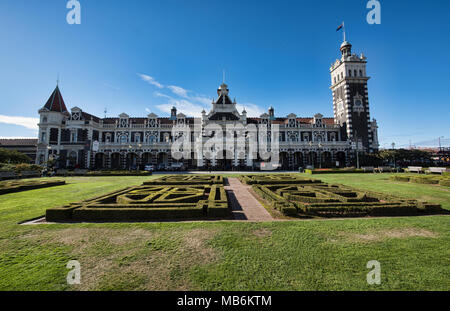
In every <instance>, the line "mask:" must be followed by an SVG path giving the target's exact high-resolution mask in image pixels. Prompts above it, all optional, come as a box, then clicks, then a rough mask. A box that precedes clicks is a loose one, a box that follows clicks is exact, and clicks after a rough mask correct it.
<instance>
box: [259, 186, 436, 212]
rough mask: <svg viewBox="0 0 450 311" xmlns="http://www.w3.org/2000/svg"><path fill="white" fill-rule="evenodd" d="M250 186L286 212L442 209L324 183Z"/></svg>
mask: <svg viewBox="0 0 450 311" xmlns="http://www.w3.org/2000/svg"><path fill="white" fill-rule="evenodd" d="M252 189H253V190H254V191H255V192H256V193H257V194H258V195H259V196H261V197H262V198H263V199H265V200H266V201H268V202H269V203H270V204H271V205H272V207H273V208H275V209H277V210H279V211H281V212H282V213H283V214H285V215H288V216H295V215H311V216H319V217H341V216H342V217H355V216H359V217H362V216H408V215H421V214H432V213H439V212H442V209H441V206H440V205H439V204H432V203H427V202H419V201H417V200H409V199H402V198H397V197H394V196H390V195H386V194H381V193H376V192H371V191H361V190H358V189H354V188H351V187H347V186H342V185H330V184H325V183H309V184H308V183H298V184H290V185H287V184H253V185H252Z"/></svg>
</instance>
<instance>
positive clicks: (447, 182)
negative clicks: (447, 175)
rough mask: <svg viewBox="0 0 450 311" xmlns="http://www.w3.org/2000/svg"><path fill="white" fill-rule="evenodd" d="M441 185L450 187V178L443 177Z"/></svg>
mask: <svg viewBox="0 0 450 311" xmlns="http://www.w3.org/2000/svg"><path fill="white" fill-rule="evenodd" d="M439 185H441V186H444V187H450V179H441V180H440V181H439Z"/></svg>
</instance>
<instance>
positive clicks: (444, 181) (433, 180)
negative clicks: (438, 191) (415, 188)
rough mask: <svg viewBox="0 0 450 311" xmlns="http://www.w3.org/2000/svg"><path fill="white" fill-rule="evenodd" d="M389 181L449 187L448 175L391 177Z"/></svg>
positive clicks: (449, 178)
mask: <svg viewBox="0 0 450 311" xmlns="http://www.w3.org/2000/svg"><path fill="white" fill-rule="evenodd" d="M390 179H391V180H392V181H401V182H412V183H416V184H428V185H440V186H444V187H450V176H448V175H393V176H391V177H390Z"/></svg>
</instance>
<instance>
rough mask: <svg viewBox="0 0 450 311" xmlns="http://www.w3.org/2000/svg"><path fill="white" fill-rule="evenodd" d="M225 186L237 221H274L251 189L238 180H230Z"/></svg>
mask: <svg viewBox="0 0 450 311" xmlns="http://www.w3.org/2000/svg"><path fill="white" fill-rule="evenodd" d="M228 183H229V185H228V186H225V190H226V191H227V194H228V197H229V199H230V201H231V209H232V212H233V215H234V218H235V219H236V220H248V221H272V220H273V218H272V216H271V215H270V214H269V212H268V211H267V210H266V209H265V208H264V206H262V205H261V203H259V202H258V200H256V199H255V197H254V196H253V195H252V194H251V193H250V192H249V191H248V190H249V189H250V188H251V187H250V186H247V185H244V184H243V183H241V182H240V181H239V179H237V178H228Z"/></svg>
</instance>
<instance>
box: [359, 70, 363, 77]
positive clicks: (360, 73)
mask: <svg viewBox="0 0 450 311" xmlns="http://www.w3.org/2000/svg"><path fill="white" fill-rule="evenodd" d="M359 76H360V77H362V76H363V72H362V70H361V69H360V70H359Z"/></svg>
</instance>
